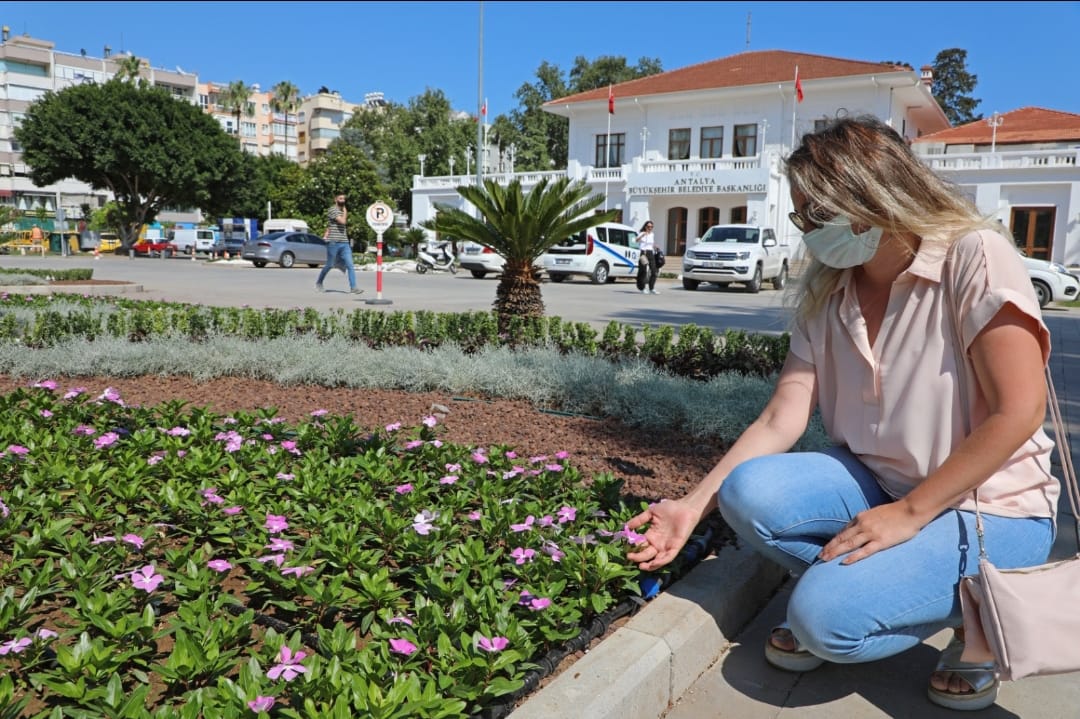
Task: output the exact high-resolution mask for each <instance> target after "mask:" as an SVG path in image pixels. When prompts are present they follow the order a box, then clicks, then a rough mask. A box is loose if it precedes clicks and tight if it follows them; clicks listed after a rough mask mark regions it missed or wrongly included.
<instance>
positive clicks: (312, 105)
mask: <svg viewBox="0 0 1080 719" xmlns="http://www.w3.org/2000/svg"><path fill="white" fill-rule="evenodd" d="M362 107H364V105H360V104H357V103H352V102H348V101H347V100H345V99H344V98H342V97H341V93H339V92H337V91H336V90H328V89H327V88H325V87H323V88H319V91H318V92H316V93H314V94H312V95H308V96H307V97H305V98H302V99H301V101H300V111H299V113H298V114H297V133H296V143H297V154H296V156H295V157H293V158H290V159H293V160H295V161H296V162H299V163H300V164H301V165H305V166H306V165H307V164H308V163H310V162H311V161H312V160H314V159H315V158H317V157H319V156H320V155H322V154H323V153H325V152H326V150H327V148H329V147H330V143H332V142H333V141H334V140H336V139H338V138H339V137H340V136H341V128H342V127H344V125H345V123H346V122H348V121H349V119H350V118H351V117H352V116H353V114H355V113H356V112H358V111H359V110H360V108H362Z"/></svg>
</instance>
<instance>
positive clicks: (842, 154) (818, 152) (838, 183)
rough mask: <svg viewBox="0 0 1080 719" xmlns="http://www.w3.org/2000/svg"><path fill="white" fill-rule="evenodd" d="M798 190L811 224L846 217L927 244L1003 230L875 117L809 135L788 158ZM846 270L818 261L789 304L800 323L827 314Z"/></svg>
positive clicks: (841, 122)
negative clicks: (983, 230) (810, 212)
mask: <svg viewBox="0 0 1080 719" xmlns="http://www.w3.org/2000/svg"><path fill="white" fill-rule="evenodd" d="M784 164H785V169H786V171H787V176H788V179H789V181H790V183H791V186H792V188H793V189H795V190H798V191H799V192H801V193H802V194H803V195H805V196H806V197H807V199H808V200H809V203H808V205H807V208H813V215H814V216H812V218H811V219H815V220H824V219H828V218H830V217H832V216H833V215H836V214H840V215H844V216H846V217H848V218H849V219H850V220H851V222H852V224H862V225H870V226H872V227H880V228H882V229H883V230H884V231H885V233H886V234H890V235H899V234H912V235H915V236H917V237H919V238H921V239H922V241H924V242H943V243H946V244H948V243H951V242H952V241H953V240H955V239H956V238H958V237H960V236H962V235H964V234H966V233H967V232H970V231H972V230H975V229H979V228H987V229H992V230H994V231H995V232H1000V231H1001V225H1000V223H998V222H997V221H996V220H994V219H992V218H987V217H983V216H981V215H980V214H979V211H978V209H976V207H975V205H974V204H973V203H972V202H971V201H970V200H968V199H967V198H966V197H964V196H963V195H962V194H960V192H959V191H958V190H957V188H956V187H955V186H954V185H952V184H950V183H948V182H946V181H945V180H943V179H942V178H941V177H939V176H938V175H937V174H935V173H934V172H933V171H932V170H931V169H930V168H929V167H927V165H926V164H925V163H923V162H922V161H921V160H919V158H918V157H916V156H915V153H913V152H912V151H911V148H910V147H909V146H908V144H907V142H906V141H905V140H904V138H902V137H901V136H900V135H899V133H897V132H896V130H894V129H892V128H891V127H889V126H888V125H886V124H885V123H883V122H881V121H880V120H878V119H877V118H875V117H872V116H861V117H855V118H844V119H841V120H836V121H834V122H832V123H830V124H829V125H828V126H827V127H825V128H824V129H822V130H820V131H818V132H815V133H812V134H807V135H803V138H802V142H800V144H799V147H797V148H796V149H795V151H794V152H792V153H791V155H789V156H788V158H787V159H786V160H785V163H784ZM842 272H843V270H837V269H833V268H831V267H826V266H825V265H823V264H822V263H820V262H819V261H818V260H816V259H814V258H812V257H811V259H810V263H809V265H808V266H807V268H806V269H805V270H804V271H803V273H802V278H801V279H800V281H799V282H798V283H797V284H796V285H793V290H792V294H791V295H790V296H789V297H788V298H786V299H787V300H788V302H789V304H794V305H795V315H796V318H804V317H807V316H810V315H814V314H816V313H818V312H820V311H821V309H822V308H823V307H824V306H825V303H826V302H827V301H828V297H829V295H830V294H831V293H832V291H833V290H834V289H835V288H836V283H837V281H838V280H839V278H840V275H841V273H842Z"/></svg>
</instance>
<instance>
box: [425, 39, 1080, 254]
mask: <svg viewBox="0 0 1080 719" xmlns="http://www.w3.org/2000/svg"><path fill="white" fill-rule="evenodd" d="M796 68H797V69H798V70H797V72H798V80H799V86H800V89H801V91H802V95H803V99H802V101H801V102H800V101H798V100H797V98H796V87H795V84H796V82H795V81H796ZM932 81H933V77H932V71H931V68H930V67H929V66H924V67H923V68H922V69H921V70H920V71H918V72H916V71H914V70H910V69H908V68H905V67H901V66H894V65H891V64H887V63H886V64H883V63H876V62H864V61H859V60H846V59H842V58H833V57H824V56H821V55H809V54H805V53H797V52H787V51H783V50H768V51H752V52H744V53H739V54H737V55H732V56H730V57H725V58H720V59H718V60H712V61H709V62H704V63H700V64H697V65H691V66H690V67H684V68H680V69H677V70H671V71H669V72H664V73H661V74H658V75H653V76H650V77H645V78H640V79H637V80H631V81H629V82H624V83H620V84H618V85H615V86H613V87H612V88H611V89H610V91H609V88H606V87H605V88H598V89H595V90H591V91H589V92H584V93H579V94H576V95H571V96H569V97H565V98H560V99H557V100H553V101H551V102H548V103H546V104H545V105H544V109H545V110H546V111H548V112H551V113H553V114H556V115H560V116H563V117H566V118H568V119H569V122H570V128H569V153H568V154H569V157H568V162H567V169H566V170H565V171H562V170H558V171H549V172H522V173H498V174H495V175H489V177H495V178H498V180H499V181H500V182H509V181H510V180H511V179H514V178H517V179H520V180H521V182H522V184H523V187H524V189H525V190H526V191H528V190H529V189H530V188H531V187H532V186H534V185H535V183H536V182H537V181H538V180H539V179H540V178H542V177H545V176H547V177H560V176H563V175H568V176H569V177H571V178H572V179H575V180H576V179H581V180H584V181H585V182H586V183H588V184H589V186H590V187H591V188H592V189H593V191H594V192H595V193H597V194H602V195H606V196H607V203H608V204H607V207H608V209H616V210H619V211H620V213H621V216H622V221H623V222H626V223H627V224H630V225H633V226H634V227H640V226H641V225H642V223H643V222H644V221H645V220H646V219H650V220H652V221H653V223H654V224H655V227H656V234H657V237H658V238H659V239H660V240H661V241H662V242H663V243H664V248H665V250H666V252H668V253H669V254H672V255H681V254H683V251H684V250H685V248H686V246H687V244H691V245H692V244H693V243H694V241H696V239H697V238H699V237H700V236H701V235H702V234H703V233H704V231H705V229H707V228H708V227H709V226H711V225H714V224H718V223H725V222H749V223H752V224H761V225H766V226H770V227H774V228H775V229H776V230H777V235H778V237H779V238H780V242H781V244H784V243H787V244H788V245H790V246H791V247H792V249H793V251H794V254H795V256H796V257H798V256H800V255H801V253H802V244H801V235H800V233H799V232H798V231H797V230H796V229H795V227H794V226H792V225H791V223H790V222H788V220H787V213H788V212H789V211H790V210H791V207H790V205H791V200H790V198H789V194H788V193H789V190H788V184H787V180H786V177H785V176H784V175H783V172H782V168H781V158H783V157H785V156H786V155H787V154H788V153H790V152H791V150H792V148H793V146H794V145H795V144H796V143H797V140H798V138H799V137H800V136H801V135H802V134H804V133H807V132H812V131H814V130H815V129H816V128H819V127H821V126H822V125H823V124H824V123H826V122H828V121H829V120H830V119H831V118H835V117H839V116H845V115H862V114H870V115H874V116H877V117H878V118H881V119H882V120H884V121H886V122H888V123H889V124H890V125H891V126H892V127H894V128H895V129H896V130H897V131H898V132H899V133H900V134H901V135H903V136H904V137H905V138H907V139H908V140H909V141H910V142H911V143H912V146H913V148H914V149H915V151H916V152H917V153H919V154H920V155H921V156H923V157H924V158H925V160H926V162H927V163H928V164H929V165H930V166H931V167H932V168H934V169H935V170H937V171H938V172H940V173H942V175H943V176H945V177H947V178H948V179H950V180H951V181H953V182H955V183H956V184H957V185H958V186H960V188H961V189H962V191H963V192H964V193H965V194H967V195H968V196H969V197H971V198H972V199H973V200H974V201H975V202H976V204H977V205H978V207H979V209H980V210H982V211H983V212H985V213H987V214H995V215H996V216H997V217H998V219H1000V220H1001V221H1002V222H1003V223H1004V224H1005V225H1006V226H1007V227H1010V228H1011V229H1012V230H1013V232H1014V236H1016V238H1017V244H1018V245H1020V246H1021V247H1025V248H1027V251H1028V254H1029V255H1031V256H1034V257H1042V258H1045V259H1052V260H1055V261H1058V262H1062V263H1063V264H1066V265H1070V266H1076V265H1080V162H1078V159H1080V115H1074V114H1070V113H1063V112H1055V111H1053V110H1043V109H1039V108H1024V109H1020V110H1015V111H1013V112H1009V113H1006V114H1004V115H995V116H994V117H993V118H992V119H993V120H994V123H995V124H994V125H993V126H992V125H991V124H990V123H989V122H987V121H985V120H980V121H977V122H973V123H970V124H968V125H963V126H960V127H955V128H953V127H951V126H950V124H949V121H948V119H947V118H946V116H945V114H944V113H943V112H942V110H941V108H940V107H939V106H938V104H937V102H936V101H935V100H934V98H933V96H932V95H931V92H930V86H931V83H932ZM609 92H610V96H609ZM612 108H613V109H614V112H610V111H609V110H610V109H612ZM609 122H610V126H609ZM475 181H476V178H475V176H471V177H470V176H465V175H455V176H452V177H445V176H444V177H423V176H415V177H414V179H413V206H412V221H413V224H418V223H420V222H422V221H423V220H425V219H428V218H430V217H433V216H434V213H435V208H434V204H435V203H444V204H447V205H451V206H456V207H464V201H463V199H462V198H461V197H460V196H459V195H458V194H457V192H456V190H455V188H456V186H458V185H461V184H473V183H475Z"/></svg>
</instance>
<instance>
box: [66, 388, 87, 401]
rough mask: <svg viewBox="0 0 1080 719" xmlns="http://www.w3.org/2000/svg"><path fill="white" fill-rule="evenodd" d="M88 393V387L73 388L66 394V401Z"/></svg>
mask: <svg viewBox="0 0 1080 719" xmlns="http://www.w3.org/2000/svg"><path fill="white" fill-rule="evenodd" d="M85 392H86V387H73V388H71V389H69V390H68V391H67V392H65V393H64V399H75V398H76V397H78V396H79V395H81V394H83V393H85Z"/></svg>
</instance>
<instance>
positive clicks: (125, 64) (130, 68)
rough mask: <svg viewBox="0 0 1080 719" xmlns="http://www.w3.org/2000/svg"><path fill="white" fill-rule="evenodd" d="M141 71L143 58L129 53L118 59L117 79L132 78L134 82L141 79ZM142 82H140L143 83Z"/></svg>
mask: <svg viewBox="0 0 1080 719" xmlns="http://www.w3.org/2000/svg"><path fill="white" fill-rule="evenodd" d="M141 71H142V60H140V59H139V58H138V57H136V56H135V55H128V56H127V57H125V58H124V59H122V60H118V61H117V63H116V79H118V80H130V81H131V82H133V83H134V82H135V81H136V80H139V73H140V72H141ZM142 82H145V81H142ZM142 82H140V84H142Z"/></svg>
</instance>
